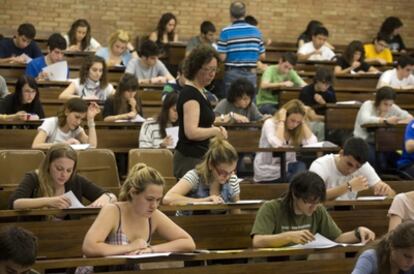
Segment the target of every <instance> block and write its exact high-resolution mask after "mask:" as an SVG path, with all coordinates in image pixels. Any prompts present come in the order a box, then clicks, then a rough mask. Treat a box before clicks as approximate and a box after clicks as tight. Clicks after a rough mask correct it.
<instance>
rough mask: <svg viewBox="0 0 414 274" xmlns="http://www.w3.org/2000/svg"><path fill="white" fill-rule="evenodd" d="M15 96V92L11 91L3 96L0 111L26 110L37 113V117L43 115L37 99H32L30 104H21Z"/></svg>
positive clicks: (14, 111)
mask: <svg viewBox="0 0 414 274" xmlns="http://www.w3.org/2000/svg"><path fill="white" fill-rule="evenodd" d="M15 97H16V94H15V93H11V94H9V95H7V96H6V97H4V99H3V100H2V101H1V104H0V113H3V114H14V113H16V112H18V111H26V112H27V113H31V114H37V115H38V116H39V118H44V117H45V113H44V111H43V107H42V104H41V103H40V100H39V99H37V100H36V99H34V100H33V101H32V103H30V104H23V105H22V104H18V103H17V99H16V98H15Z"/></svg>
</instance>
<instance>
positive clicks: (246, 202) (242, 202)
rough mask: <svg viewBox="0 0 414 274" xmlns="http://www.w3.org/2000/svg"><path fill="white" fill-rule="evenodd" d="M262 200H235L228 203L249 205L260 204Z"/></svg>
mask: <svg viewBox="0 0 414 274" xmlns="http://www.w3.org/2000/svg"><path fill="white" fill-rule="evenodd" d="M263 202H264V200H240V201H237V202H231V203H228V204H229V205H251V204H261V203H263Z"/></svg>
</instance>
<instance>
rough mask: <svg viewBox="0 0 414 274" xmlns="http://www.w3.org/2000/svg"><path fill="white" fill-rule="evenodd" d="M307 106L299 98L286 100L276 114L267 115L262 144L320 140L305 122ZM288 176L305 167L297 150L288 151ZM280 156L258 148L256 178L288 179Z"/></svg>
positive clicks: (273, 181) (258, 180)
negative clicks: (297, 154)
mask: <svg viewBox="0 0 414 274" xmlns="http://www.w3.org/2000/svg"><path fill="white" fill-rule="evenodd" d="M305 116H306V109H305V106H304V105H303V104H302V103H301V102H300V101H299V100H297V99H294V100H290V101H289V102H287V103H286V104H284V105H283V106H282V107H281V108H280V109H279V111H278V112H277V113H275V114H274V115H273V118H271V119H267V120H266V121H265V122H264V124H263V127H262V134H261V135H260V142H259V147H264V148H266V147H275V148H277V147H283V146H286V145H290V146H292V145H293V146H296V147H299V146H301V145H307V144H313V143H316V142H317V139H316V136H315V135H314V134H313V133H312V131H311V130H310V128H309V126H308V125H307V124H306V122H305ZM286 165H287V166H286V169H287V177H288V180H289V178H290V177H292V176H293V175H294V174H296V173H298V172H300V171H303V170H305V169H306V166H305V164H304V163H303V162H300V161H296V153H295V152H287V153H286ZM280 169H281V166H280V157H273V154H272V152H258V153H256V157H255V158H254V177H253V179H254V181H255V182H266V183H285V182H282V181H281V178H280V174H281V172H280Z"/></svg>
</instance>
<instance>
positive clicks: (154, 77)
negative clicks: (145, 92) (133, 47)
mask: <svg viewBox="0 0 414 274" xmlns="http://www.w3.org/2000/svg"><path fill="white" fill-rule="evenodd" d="M139 54H140V58H134V59H131V61H130V62H129V63H128V66H127V68H126V69H125V72H126V73H131V74H133V75H135V77H137V79H138V81H139V83H140V84H165V83H166V82H168V81H174V77H173V76H172V75H171V74H170V72H169V71H168V69H167V68H166V67H165V65H164V64H163V63H162V62H161V61H160V60H158V55H159V50H158V47H157V44H155V42H153V41H151V40H146V41H144V42H142V44H141V47H140V51H139Z"/></svg>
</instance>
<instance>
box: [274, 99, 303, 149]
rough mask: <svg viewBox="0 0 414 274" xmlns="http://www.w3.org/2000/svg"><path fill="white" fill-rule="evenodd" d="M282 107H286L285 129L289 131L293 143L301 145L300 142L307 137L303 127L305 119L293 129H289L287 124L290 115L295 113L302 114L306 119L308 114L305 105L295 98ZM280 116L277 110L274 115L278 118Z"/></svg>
mask: <svg viewBox="0 0 414 274" xmlns="http://www.w3.org/2000/svg"><path fill="white" fill-rule="evenodd" d="M282 108H284V109H286V120H285V131H287V133H288V134H289V137H290V138H291V143H292V144H293V145H294V146H300V144H301V143H302V140H303V139H304V138H305V133H304V129H303V123H304V122H305V121H303V122H302V123H301V124H300V125H298V126H297V127H296V128H294V129H291V130H289V129H287V127H286V124H287V119H288V117H289V115H291V114H295V113H296V114H301V115H302V116H303V118H304V120H305V118H306V117H305V116H306V109H305V105H304V104H303V103H302V102H301V101H299V100H298V99H293V100H290V101H289V102H287V103H286V104H284V105H283V106H282ZM279 116H280V114H279V112H276V113H275V114H274V116H273V117H274V118H275V119H276V120H279V119H280V117H279Z"/></svg>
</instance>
